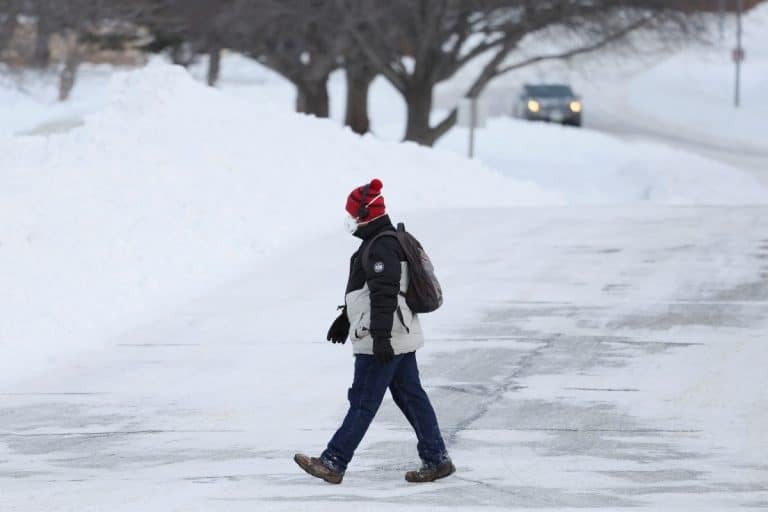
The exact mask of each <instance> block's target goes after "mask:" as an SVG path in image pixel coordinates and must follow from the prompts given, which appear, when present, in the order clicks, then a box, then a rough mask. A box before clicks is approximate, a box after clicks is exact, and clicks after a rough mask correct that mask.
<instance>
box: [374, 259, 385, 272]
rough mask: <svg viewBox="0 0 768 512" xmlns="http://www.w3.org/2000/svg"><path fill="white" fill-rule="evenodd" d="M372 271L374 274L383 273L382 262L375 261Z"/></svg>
mask: <svg viewBox="0 0 768 512" xmlns="http://www.w3.org/2000/svg"><path fill="white" fill-rule="evenodd" d="M373 271H374V272H376V273H377V274H381V273H382V272H384V262H382V261H377V262H376V263H374V264H373Z"/></svg>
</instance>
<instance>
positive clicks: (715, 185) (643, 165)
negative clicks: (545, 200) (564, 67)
mask: <svg viewBox="0 0 768 512" xmlns="http://www.w3.org/2000/svg"><path fill="white" fill-rule="evenodd" d="M467 136H468V135H467V131H466V130H461V129H457V130H454V132H452V133H450V134H449V135H448V136H447V137H446V138H445V140H443V141H441V143H440V146H441V147H444V148H446V149H453V150H455V151H457V152H463V151H465V148H466V144H467ZM476 137H477V140H476V144H477V148H478V149H477V151H478V155H479V158H480V159H481V160H482V161H483V162H484V163H485V164H486V165H488V166H490V167H492V168H494V169H496V170H498V171H500V172H502V173H504V174H506V175H508V176H509V177H511V178H515V179H521V180H529V181H533V182H536V183H538V184H539V185H541V186H542V187H544V188H547V189H548V190H554V191H557V192H560V193H561V194H562V195H563V196H564V197H566V198H567V199H568V202H569V203H571V204H619V203H633V202H637V203H643V202H650V203H655V204H765V203H768V190H766V189H765V188H763V187H762V186H761V185H760V184H759V183H758V182H757V181H756V180H755V179H754V178H753V177H752V176H750V175H748V174H746V173H745V172H743V171H741V170H739V169H735V168H733V167H729V166H727V165H725V164H721V163H719V162H717V161H715V160H710V159H706V158H703V157H699V156H697V155H694V154H692V153H687V152H685V151H680V150H676V149H674V148H672V147H668V146H664V145H661V144H652V143H631V142H626V141H624V140H622V139H620V138H617V137H613V136H610V135H605V134H602V133H599V132H595V131H592V130H588V129H580V130H579V129H574V128H569V127H562V126H559V125H547V124H543V123H530V122H525V121H519V120H515V119H504V118H498V119H492V120H490V121H489V123H488V126H487V128H485V129H481V130H478V131H477V135H476Z"/></svg>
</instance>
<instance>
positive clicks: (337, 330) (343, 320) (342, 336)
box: [326, 308, 349, 344]
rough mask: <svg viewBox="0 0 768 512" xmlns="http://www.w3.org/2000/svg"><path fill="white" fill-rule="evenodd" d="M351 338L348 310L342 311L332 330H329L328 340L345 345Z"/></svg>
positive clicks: (332, 325)
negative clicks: (348, 338) (349, 337)
mask: <svg viewBox="0 0 768 512" xmlns="http://www.w3.org/2000/svg"><path fill="white" fill-rule="evenodd" d="M347 336H349V319H348V318H347V308H344V309H343V310H342V311H341V314H340V315H339V316H338V318H336V320H334V321H333V323H332V324H331V328H330V329H328V336H327V337H326V339H327V340H328V341H330V342H332V343H342V344H343V343H345V342H346V341H347Z"/></svg>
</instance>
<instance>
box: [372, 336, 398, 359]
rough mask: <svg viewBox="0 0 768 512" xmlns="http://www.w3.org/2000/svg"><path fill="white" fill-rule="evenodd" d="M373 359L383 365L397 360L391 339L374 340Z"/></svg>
mask: <svg viewBox="0 0 768 512" xmlns="http://www.w3.org/2000/svg"><path fill="white" fill-rule="evenodd" d="M373 357H375V358H376V361H378V362H380V363H381V364H387V363H391V362H392V361H393V360H394V359H395V351H394V350H393V349H392V342H391V340H390V339H389V338H373Z"/></svg>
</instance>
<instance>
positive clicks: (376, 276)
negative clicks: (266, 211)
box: [294, 179, 456, 484]
mask: <svg viewBox="0 0 768 512" xmlns="http://www.w3.org/2000/svg"><path fill="white" fill-rule="evenodd" d="M382 188H383V185H382V182H381V181H380V180H378V179H374V180H372V181H371V182H370V183H368V184H366V185H363V186H360V187H357V188H355V189H354V190H353V191H352V192H351V193H350V194H349V196H348V197H347V204H346V211H347V214H348V218H347V226H348V229H349V231H350V232H351V233H352V234H353V235H354V236H356V237H357V238H360V239H361V240H362V243H361V244H360V247H359V248H358V250H357V251H356V252H355V253H354V254H353V255H352V258H351V261H350V271H349V279H348V282H347V290H346V296H345V301H344V306H341V307H340V308H341V309H342V312H341V314H340V315H339V316H338V318H336V320H335V321H334V322H333V324H332V325H331V327H330V329H329V330H328V335H327V339H328V341H331V342H333V343H345V342H346V340H347V338H350V339H351V340H352V349H353V352H354V355H355V373H354V379H353V382H352V387H351V388H350V389H349V392H348V399H349V410H348V412H347V415H346V417H345V418H344V421H343V422H342V424H341V426H340V427H339V429H338V430H337V431H336V433H335V434H334V435H333V437H332V438H331V440H330V441H329V443H328V446H327V447H326V449H325V450H324V451H323V453H322V454H321V455H320V457H309V456H307V455H304V454H301V453H297V454H296V455H295V456H294V461H295V462H296V463H297V464H298V465H299V466H300V467H301V468H302V469H304V470H305V471H306V472H307V473H309V474H310V475H312V476H315V477H317V478H320V479H323V480H325V481H326V482H329V483H334V484H339V483H341V481H342V479H343V477H344V473H345V472H346V470H347V466H348V465H349V463H350V461H351V460H352V457H353V455H354V453H355V450H356V449H357V447H358V445H359V444H360V442H361V441H362V439H363V436H365V433H366V431H367V430H368V427H369V426H370V424H371V422H372V421H373V418H374V416H375V415H376V412H377V411H378V409H379V406H380V405H381V402H382V400H383V399H384V395H385V394H386V391H387V389H389V391H390V393H391V395H392V399H393V400H394V401H395V404H397V406H398V407H399V408H400V410H401V411H402V413H403V415H404V416H405V418H406V420H408V423H410V425H411V427H413V430H414V432H415V433H416V438H417V440H418V443H417V450H418V453H419V457H420V458H421V461H422V466H421V468H420V469H418V470H414V471H408V472H407V473H406V474H405V479H406V480H407V481H409V482H432V481H434V480H437V479H439V478H444V477H446V476H449V475H451V474H452V473H454V472H455V471H456V468H455V467H454V465H453V462H452V461H451V458H450V457H449V456H448V452H447V450H446V447H445V442H444V441H443V438H442V435H441V433H440V427H439V426H438V423H437V417H436V415H435V411H434V409H433V407H432V404H431V403H430V401H429V398H428V397H427V394H426V392H425V391H424V388H423V387H422V385H421V380H420V378H419V368H418V364H417V362H416V350H418V349H419V348H420V347H422V346H423V345H424V335H423V332H422V330H421V325H420V323H419V318H418V315H417V314H416V313H413V312H412V311H411V310H410V309H409V307H408V304H407V302H406V300H405V292H406V291H407V289H408V260H407V258H406V253H405V251H404V250H403V247H402V246H401V244H400V242H399V241H398V238H397V237H396V236H388V235H390V234H392V235H394V232H395V228H394V226H393V225H392V222H391V221H390V218H389V216H388V215H387V213H386V207H385V204H384V197H383V196H382V194H381V190H382ZM389 232H391V233H389Z"/></svg>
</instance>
